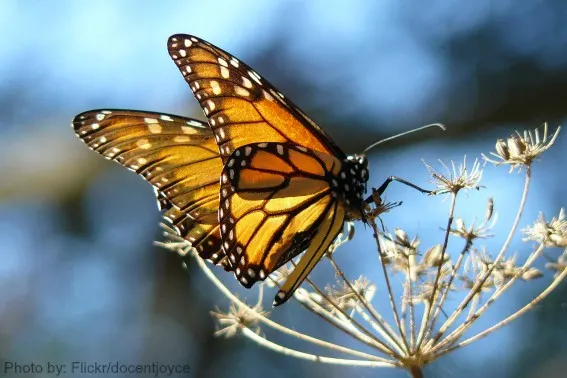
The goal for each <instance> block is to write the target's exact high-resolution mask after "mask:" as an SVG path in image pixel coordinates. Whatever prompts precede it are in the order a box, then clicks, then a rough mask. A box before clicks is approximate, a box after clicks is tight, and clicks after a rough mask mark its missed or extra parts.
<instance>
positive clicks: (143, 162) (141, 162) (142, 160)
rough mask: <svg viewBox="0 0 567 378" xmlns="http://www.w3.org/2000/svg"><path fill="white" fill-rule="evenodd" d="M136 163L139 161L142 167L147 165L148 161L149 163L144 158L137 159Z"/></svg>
mask: <svg viewBox="0 0 567 378" xmlns="http://www.w3.org/2000/svg"><path fill="white" fill-rule="evenodd" d="M136 161H137V162H138V164H140V165H144V164H146V163H147V162H148V161H147V160H146V159H144V158H138V159H136Z"/></svg>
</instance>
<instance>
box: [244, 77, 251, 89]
mask: <svg viewBox="0 0 567 378" xmlns="http://www.w3.org/2000/svg"><path fill="white" fill-rule="evenodd" d="M242 84H244V86H245V87H246V88H252V87H253V85H252V82H251V81H250V79H248V78H247V77H244V76H242Z"/></svg>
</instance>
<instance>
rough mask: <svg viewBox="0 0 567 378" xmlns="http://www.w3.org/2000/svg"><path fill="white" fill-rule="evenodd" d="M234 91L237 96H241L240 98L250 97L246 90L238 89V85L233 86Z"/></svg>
mask: <svg viewBox="0 0 567 378" xmlns="http://www.w3.org/2000/svg"><path fill="white" fill-rule="evenodd" d="M234 91H235V92H236V94H237V95H239V96H242V97H248V96H250V92H248V91H247V90H246V89H244V88H242V87H239V86H238V85H235V86H234Z"/></svg>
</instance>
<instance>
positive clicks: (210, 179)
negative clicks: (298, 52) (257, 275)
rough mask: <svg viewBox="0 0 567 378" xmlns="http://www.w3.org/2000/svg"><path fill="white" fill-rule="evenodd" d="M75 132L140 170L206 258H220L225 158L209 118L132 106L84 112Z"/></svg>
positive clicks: (173, 219)
mask: <svg viewBox="0 0 567 378" xmlns="http://www.w3.org/2000/svg"><path fill="white" fill-rule="evenodd" d="M72 126H73V128H74V130H75V133H76V134H77V135H78V136H79V138H81V140H83V142H85V143H86V144H87V145H88V146H89V147H90V148H91V149H93V150H94V151H96V152H98V153H99V154H101V155H103V156H104V157H106V158H107V159H110V160H114V161H116V162H118V163H120V164H122V165H123V166H125V167H127V168H128V169H130V170H132V171H135V172H136V173H138V174H139V175H141V176H142V177H143V178H144V179H145V180H147V181H148V182H149V183H150V184H152V186H153V187H154V190H155V191H156V197H157V200H158V205H159V207H160V209H164V210H167V211H166V213H165V214H164V217H165V219H166V220H168V221H169V222H170V223H171V224H172V225H173V226H174V227H175V228H176V230H177V231H178V232H179V234H180V235H181V236H182V237H184V238H186V239H187V240H189V241H191V242H192V244H193V246H194V247H195V248H196V249H197V250H198V251H199V253H200V255H201V256H202V257H204V258H207V259H210V260H212V261H213V262H215V263H216V262H218V261H220V260H221V259H222V257H223V256H224V253H223V252H222V249H221V242H220V232H219V227H218V217H217V211H218V206H219V198H218V193H219V176H220V173H221V171H222V162H221V159H220V157H219V155H218V152H217V147H216V143H215V141H214V137H213V134H212V132H211V130H210V129H209V128H208V126H207V124H206V123H204V122H201V121H196V120H193V119H189V118H184V117H179V116H174V115H169V114H161V113H153V112H140V111H129V110H93V111H89V112H85V113H82V114H79V115H78V116H76V117H75V119H74V120H73V124H72Z"/></svg>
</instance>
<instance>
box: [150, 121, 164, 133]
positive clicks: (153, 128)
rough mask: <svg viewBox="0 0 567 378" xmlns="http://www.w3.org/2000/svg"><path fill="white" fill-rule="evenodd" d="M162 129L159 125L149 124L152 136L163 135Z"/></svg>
mask: <svg viewBox="0 0 567 378" xmlns="http://www.w3.org/2000/svg"><path fill="white" fill-rule="evenodd" d="M156 122H157V121H156ZM161 129H162V127H161V125H160V124H159V123H149V124H148V130H150V133H152V134H159V133H161Z"/></svg>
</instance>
